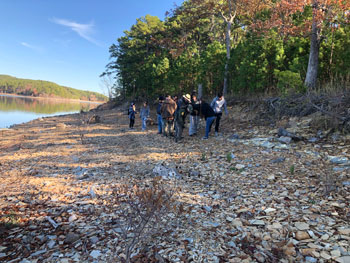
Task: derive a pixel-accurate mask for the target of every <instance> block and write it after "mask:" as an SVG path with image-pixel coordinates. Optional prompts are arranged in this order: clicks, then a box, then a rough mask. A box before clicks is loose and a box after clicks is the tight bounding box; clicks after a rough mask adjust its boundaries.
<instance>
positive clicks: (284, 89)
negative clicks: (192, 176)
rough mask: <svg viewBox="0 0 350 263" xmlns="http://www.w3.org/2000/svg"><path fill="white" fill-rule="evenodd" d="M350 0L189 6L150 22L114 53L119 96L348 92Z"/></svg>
mask: <svg viewBox="0 0 350 263" xmlns="http://www.w3.org/2000/svg"><path fill="white" fill-rule="evenodd" d="M349 10H350V1H347V0H293V1H290V0H277V1H276V0H187V1H184V2H183V4H182V5H181V6H177V7H176V8H174V9H173V10H171V11H170V12H168V13H167V16H166V18H165V19H164V21H162V20H160V19H159V18H158V17H155V16H151V15H146V16H144V17H142V18H139V19H137V21H136V23H135V24H134V25H133V26H132V27H131V28H130V29H129V30H126V31H125V32H124V35H123V36H122V37H120V38H118V39H117V43H115V44H112V45H111V47H110V48H109V53H110V63H109V64H107V66H106V70H105V72H103V74H102V76H103V75H112V76H114V77H115V80H116V82H115V84H114V93H115V96H121V97H123V98H124V97H133V98H145V97H148V98H152V97H155V96H157V95H159V94H168V93H169V94H178V93H185V92H190V91H192V90H195V89H197V87H198V85H201V87H203V92H204V94H206V95H207V96H213V95H214V94H215V93H217V92H218V91H219V90H223V91H224V93H225V94H227V93H229V94H238V93H240V94H247V93H267V92H276V93H283V94H285V93H290V92H305V91H306V90H314V89H320V88H321V89H325V88H339V87H340V88H345V87H347V86H349V83H350V67H349V65H350V48H349V47H350V27H349V25H350V24H349V21H350V11H349Z"/></svg>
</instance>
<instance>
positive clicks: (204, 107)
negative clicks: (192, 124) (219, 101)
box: [200, 101, 215, 140]
mask: <svg viewBox="0 0 350 263" xmlns="http://www.w3.org/2000/svg"><path fill="white" fill-rule="evenodd" d="M200 114H201V115H202V116H203V117H204V118H205V136H204V137H203V140H207V139H208V138H209V133H210V130H211V126H212V125H213V122H214V120H215V112H214V110H213V108H212V107H211V106H210V105H209V104H208V103H207V102H205V101H201V103H200Z"/></svg>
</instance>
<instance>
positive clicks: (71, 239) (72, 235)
mask: <svg viewBox="0 0 350 263" xmlns="http://www.w3.org/2000/svg"><path fill="white" fill-rule="evenodd" d="M79 239H80V236H79V235H77V234H75V233H68V234H67V235H66V237H65V239H64V242H65V243H67V244H72V243H74V242H76V241H77V240H79Z"/></svg>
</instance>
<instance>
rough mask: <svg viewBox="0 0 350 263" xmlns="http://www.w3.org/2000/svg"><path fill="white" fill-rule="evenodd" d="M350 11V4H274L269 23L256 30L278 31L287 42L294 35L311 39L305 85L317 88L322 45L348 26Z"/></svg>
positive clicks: (319, 0)
mask: <svg viewBox="0 0 350 263" xmlns="http://www.w3.org/2000/svg"><path fill="white" fill-rule="evenodd" d="M272 3H273V2H272ZM349 8H350V1H349V0H280V1H276V2H275V3H273V4H272V6H271V9H270V11H271V16H270V19H268V20H266V21H264V22H261V21H259V22H257V23H256V24H255V25H254V26H257V27H259V28H271V27H273V28H276V29H277V30H278V31H279V32H280V34H281V35H282V36H283V37H284V38H286V37H288V36H291V35H303V36H305V37H309V38H310V51H309V61H308V67H307V73H306V78H305V82H304V84H305V86H307V87H308V88H315V87H316V83H317V75H318V68H319V53H320V46H321V43H322V41H323V40H324V39H326V35H327V33H328V32H329V30H331V29H334V28H340V27H342V26H343V25H344V24H345V23H348V22H349V21H348V20H349Z"/></svg>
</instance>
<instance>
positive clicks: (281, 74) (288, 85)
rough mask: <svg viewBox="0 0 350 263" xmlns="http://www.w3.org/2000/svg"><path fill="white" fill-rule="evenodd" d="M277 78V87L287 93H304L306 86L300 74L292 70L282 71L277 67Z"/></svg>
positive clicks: (275, 73)
mask: <svg viewBox="0 0 350 263" xmlns="http://www.w3.org/2000/svg"><path fill="white" fill-rule="evenodd" d="M274 75H275V78H276V79H277V88H278V89H279V90H280V91H281V92H282V94H285V95H291V94H295V93H304V92H305V91H306V87H305V86H304V84H303V81H302V80H301V77H300V74H299V73H296V72H292V71H290V70H285V71H280V70H278V69H275V71H274Z"/></svg>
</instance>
